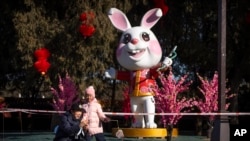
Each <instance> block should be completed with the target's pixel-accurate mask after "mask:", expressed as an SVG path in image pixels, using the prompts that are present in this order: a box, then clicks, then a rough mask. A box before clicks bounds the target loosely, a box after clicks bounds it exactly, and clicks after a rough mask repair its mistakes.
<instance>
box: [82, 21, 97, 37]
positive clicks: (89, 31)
mask: <svg viewBox="0 0 250 141" xmlns="http://www.w3.org/2000/svg"><path fill="white" fill-rule="evenodd" d="M79 31H80V33H81V34H82V36H84V37H90V36H92V35H93V34H94V32H95V27H94V26H92V25H86V24H82V25H81V26H80V29H79Z"/></svg>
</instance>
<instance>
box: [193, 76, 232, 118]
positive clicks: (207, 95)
mask: <svg viewBox="0 0 250 141" xmlns="http://www.w3.org/2000/svg"><path fill="white" fill-rule="evenodd" d="M197 76H198V78H199V80H200V81H201V85H200V86H199V87H198V89H199V91H200V92H201V93H202V95H203V98H204V100H197V101H195V102H194V103H193V104H194V105H196V106H197V107H198V109H199V110H200V112H202V113H209V112H218V73H217V72H215V73H214V76H213V78H212V79H211V80H208V79H207V78H204V77H202V76H200V75H199V74H198V73H197ZM229 91H230V89H229V88H228V89H226V91H225V98H226V99H230V98H232V97H234V96H235V94H230V95H229V94H228V92H229ZM229 105H230V103H226V107H225V109H226V110H227V109H228V107H229ZM210 119H211V120H213V119H214V116H210Z"/></svg>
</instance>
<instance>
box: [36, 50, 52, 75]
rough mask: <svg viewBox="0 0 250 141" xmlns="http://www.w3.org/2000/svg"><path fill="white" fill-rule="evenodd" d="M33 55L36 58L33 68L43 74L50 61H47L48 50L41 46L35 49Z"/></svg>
mask: <svg viewBox="0 0 250 141" xmlns="http://www.w3.org/2000/svg"><path fill="white" fill-rule="evenodd" d="M34 56H35V57H36V59H37V61H36V62H35V63H34V67H35V69H36V70H37V71H38V72H40V73H42V74H45V73H46V72H47V71H48V69H49V67H50V63H49V62H47V59H48V58H49V56H50V52H49V51H48V50H47V49H46V48H41V49H38V50H36V51H35V53H34Z"/></svg>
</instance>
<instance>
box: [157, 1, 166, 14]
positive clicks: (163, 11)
mask: <svg viewBox="0 0 250 141" xmlns="http://www.w3.org/2000/svg"><path fill="white" fill-rule="evenodd" d="M154 4H155V7H156V8H161V10H162V14H163V15H166V14H167V12H168V6H167V5H166V4H165V1H164V0H154Z"/></svg>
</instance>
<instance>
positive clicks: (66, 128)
mask: <svg viewBox="0 0 250 141" xmlns="http://www.w3.org/2000/svg"><path fill="white" fill-rule="evenodd" d="M84 113H86V111H85V110H84V109H82V108H81V105H80V104H78V103H75V104H73V105H72V106H71V109H70V111H67V112H66V113H64V114H63V115H62V116H61V121H60V124H59V126H58V130H57V132H56V136H55V138H54V141H85V139H84V138H85V133H84V129H85V128H87V121H84V120H82V119H83V114H84Z"/></svg>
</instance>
